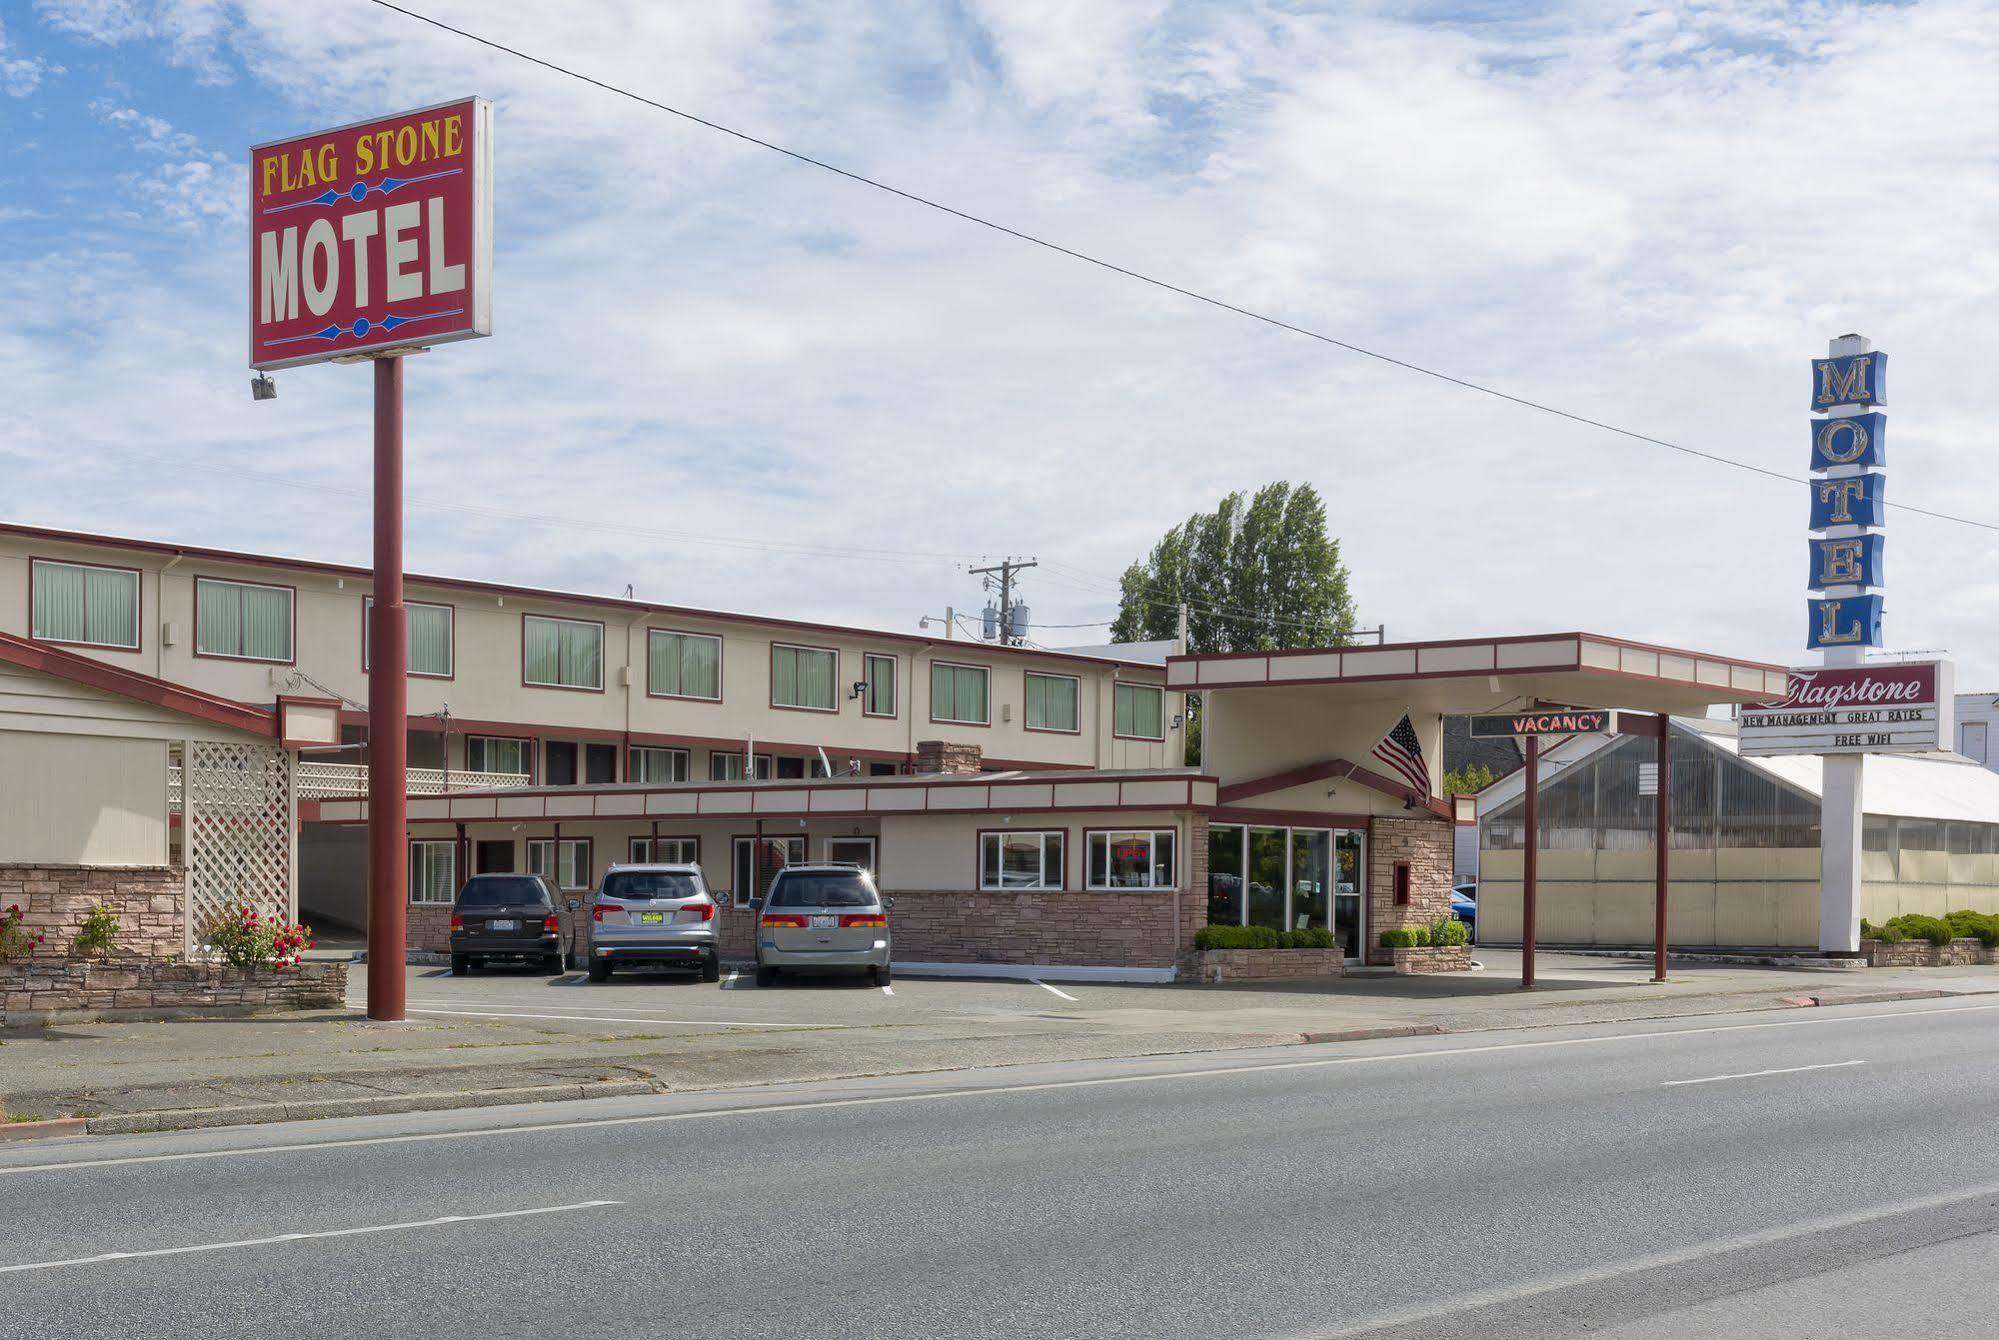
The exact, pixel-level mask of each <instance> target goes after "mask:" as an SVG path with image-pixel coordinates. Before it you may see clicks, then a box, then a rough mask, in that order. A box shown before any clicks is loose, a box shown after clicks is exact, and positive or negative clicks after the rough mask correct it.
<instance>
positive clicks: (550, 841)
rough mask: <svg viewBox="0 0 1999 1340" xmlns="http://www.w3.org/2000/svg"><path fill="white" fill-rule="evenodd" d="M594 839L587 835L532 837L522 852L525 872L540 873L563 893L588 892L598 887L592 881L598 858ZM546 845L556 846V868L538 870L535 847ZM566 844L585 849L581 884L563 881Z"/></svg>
mask: <svg viewBox="0 0 1999 1340" xmlns="http://www.w3.org/2000/svg"><path fill="white" fill-rule="evenodd" d="M594 841H595V839H593V838H587V837H581V838H580V837H531V838H529V839H528V840H527V850H526V851H525V852H524V853H522V855H523V857H524V860H523V864H525V865H526V866H527V869H526V870H525V871H524V872H523V873H525V874H529V875H540V876H542V877H543V878H544V879H546V880H548V882H549V883H551V884H553V885H555V887H556V888H557V889H559V890H561V891H562V892H563V893H588V892H590V890H592V889H594V888H596V887H597V886H596V885H595V884H593V883H591V882H590V877H591V875H592V874H593V873H595V867H596V860H597V853H596V851H595V849H594V847H593V843H594ZM544 845H547V846H553V847H554V848H555V851H554V853H553V855H554V857H555V869H554V870H537V869H535V868H534V849H535V848H536V847H539V846H544ZM565 845H568V846H570V847H572V848H574V847H579V846H580V847H581V848H582V849H583V852H584V855H583V881H584V882H583V883H581V884H564V883H563V882H562V848H563V847H564V846H565Z"/></svg>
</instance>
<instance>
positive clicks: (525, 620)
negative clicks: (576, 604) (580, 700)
mask: <svg viewBox="0 0 1999 1340" xmlns="http://www.w3.org/2000/svg"><path fill="white" fill-rule="evenodd" d="M521 631H522V643H521V670H522V677H523V678H524V679H526V680H527V682H528V683H530V684H540V685H543V686H544V687H548V688H559V689H601V688H603V687H604V626H603V625H602V624H598V623H586V622H584V621H583V620H580V619H551V618H548V617H546V616H544V615H539V614H527V615H523V616H522V624H521Z"/></svg>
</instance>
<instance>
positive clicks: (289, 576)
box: [0, 525, 1783, 980]
mask: <svg viewBox="0 0 1999 1340" xmlns="http://www.w3.org/2000/svg"><path fill="white" fill-rule="evenodd" d="M406 586H407V599H408V600H409V602H410V616H409V622H410V645H409V665H408V669H409V674H410V681H409V702H410V708H409V713H410V714H409V719H408V722H407V731H408V743H409V757H410V763H411V788H410V789H411V792H412V794H411V798H410V801H409V815H408V820H409V832H408V834H407V839H408V843H409V895H408V896H409V900H410V905H411V906H410V917H409V925H410V940H411V943H412V945H413V946H415V947H426V948H429V947H437V946H439V945H441V943H442V940H443V936H444V933H445V923H446V920H447V914H448V911H449V906H450V903H451V900H452V896H453V894H454V893H455V891H456V889H457V886H458V884H459V883H460V882H461V881H462V879H463V878H464V877H465V876H466V875H467V874H470V873H473V872H480V871H501V870H519V869H527V870H534V871H538V872H544V873H547V874H549V875H551V876H552V877H554V878H555V879H556V880H557V882H558V883H559V884H561V886H562V887H564V888H565V889H569V890H574V891H577V892H581V891H584V890H587V889H589V888H591V887H593V886H594V884H595V883H596V881H597V880H598V879H600V878H601V876H602V874H603V872H604V871H605V869H606V868H607V867H608V866H609V865H610V864H611V863H613V862H618V861H628V860H644V859H659V860H690V861H695V862H697V863H699V864H700V865H701V867H702V868H703V870H704V872H705V873H706V875H707V877H708V881H709V883H710V885H711V886H712V887H714V888H715V889H716V890H717V894H718V901H721V902H724V903H725V904H727V905H728V907H729V908H730V909H731V913H730V914H725V916H724V918H723V923H724V924H723V935H724V945H725V951H726V952H730V953H734V954H746V953H747V951H748V949H749V941H750V932H749V925H750V920H749V918H748V917H747V916H746V915H743V914H742V909H745V908H746V907H747V903H748V899H749V898H750V896H751V894H752V891H753V890H755V889H757V888H759V887H760V885H761V883H762V882H763V881H765V880H767V879H768V877H769V874H770V873H771V871H772V870H774V869H775V868H776V867H778V866H780V865H783V864H785V863H788V862H796V861H803V860H840V861H854V862H858V863H860V864H863V865H866V866H868V867H869V868H871V869H872V870H874V871H875V873H876V876H877V878H878V880H879V882H880V884H881V886H882V888H883V889H884V891H886V892H889V893H892V894H895V895H896V897H897V907H896V911H895V932H896V944H897V955H898V959H899V961H902V962H905V963H908V964H925V963H927V964H936V965H945V964H958V965H966V964H977V965H986V966H987V967H988V968H992V969H993V970H1000V969H1001V968H1003V967H1005V966H1008V965H1010V966H1012V967H1014V968H1016V969H1018V968H1032V969H1035V970H1036V971H1043V970H1046V971H1053V972H1057V973H1060V972H1063V971H1070V972H1076V973H1087V974H1097V975H1119V976H1126V977H1131V978H1136V979H1160V980H1163V979H1166V978H1170V977H1171V976H1172V975H1173V973H1174V971H1175V965H1176V964H1177V963H1179V962H1180V961H1181V960H1182V958H1183V957H1184V955H1185V953H1186V952H1187V950H1188V949H1189V948H1190V947H1191V943H1192V938H1193V934H1194V932H1195V931H1196V930H1198V929H1199V928H1200V927H1201V926H1203V925H1206V924H1208V923H1209V922H1210V921H1228V922H1232V923H1247V924H1265V925H1272V926H1277V927H1283V928H1308V927H1312V928H1329V929H1333V930H1335V931H1336V932H1337V933H1338V934H1339V936H1340V938H1341V941H1342V943H1343V944H1344V945H1345V946H1346V947H1347V949H1348V953H1349V955H1350V956H1351V957H1356V958H1358V957H1361V956H1362V955H1363V954H1365V953H1366V952H1367V951H1368V949H1369V947H1370V946H1372V945H1374V944H1375V943H1376V941H1377V939H1378V936H1379V933H1380V931H1381V930H1383V929H1385V928H1387V927H1391V926H1396V925H1406V924H1411V923H1413V922H1417V921H1422V920H1427V919H1428V918H1430V917H1432V916H1435V915H1437V914H1438V913H1440V912H1441V911H1444V910H1445V909H1447V907H1448V890H1449V883H1450V877H1451V842H1452V832H1453V830H1452V814H1451V812H1450V810H1449V808H1448V807H1447V806H1446V805H1445V803H1444V801H1443V799H1442V798H1441V797H1440V796H1439V795H1438V794H1437V793H1436V787H1435V782H1434V780H1433V781H1432V784H1431V786H1430V788H1429V789H1428V790H1417V789H1415V788H1413V787H1412V786H1411V785H1410V784H1409V782H1408V781H1407V780H1406V779H1404V778H1402V777H1400V776H1397V775H1393V774H1392V773H1391V772H1390V771H1389V770H1388V769H1387V768H1385V767H1384V766H1383V765H1382V764H1380V763H1379V762H1377V761H1375V760H1374V759H1373V758H1372V757H1371V751H1372V750H1373V748H1374V746H1375V745H1376V744H1377V743H1378V742H1379V741H1380V740H1381V738H1382V737H1383V736H1384V735H1385V734H1386V733H1387V732H1388V731H1389V730H1390V729H1391V728H1392V727H1394V726H1395V724H1396V723H1397V722H1398V721H1399V720H1400V718H1401V716H1402V715H1403V714H1404V713H1405V712H1406V713H1408V714H1409V716H1410V719H1411V723H1412V725H1413V726H1414V728H1415V731H1416V734H1417V738H1418V741H1419V742H1420V744H1421V746H1422V750H1423V753H1424V755H1425V756H1426V757H1427V758H1428V759H1429V760H1430V761H1431V762H1430V765H1429V766H1430V771H1431V774H1432V777H1433V779H1434V777H1435V775H1436V774H1437V773H1438V772H1440V771H1441V761H1440V754H1441V733H1442V724H1441V723H1442V720H1443V717H1444V716H1445V715H1450V714H1456V713H1462V712H1470V711H1487V710H1494V709H1496V708H1497V707H1499V706H1500V705H1503V704H1511V703H1518V702H1521V701H1529V702H1531V701H1535V700H1549V701H1566V702H1578V703H1591V704H1595V705H1601V706H1613V707H1616V706H1623V707H1642V708H1645V709H1647V710H1667V711H1681V712H1688V711H1701V710H1705V707H1706V705H1707V704H1708V703H1710V702H1744V701H1757V700H1760V699H1762V698H1764V697H1767V696H1769V694H1770V693H1771V691H1772V686H1773V685H1774V686H1775V687H1776V689H1777V690H1779V691H1780V690H1781V687H1782V674H1783V672H1782V671H1781V669H1779V668H1777V667H1771V666H1762V665H1756V664H1752V663H1747V662H1736V661H1729V660H1726V659H1724V658H1720V657H1712V656H1706V655H1701V654H1696V653H1680V652H1674V651H1670V650H1667V649H1662V648H1653V647H1644V646H1641V645H1639V644H1633V643H1627V642H1622V641H1619V640H1616V639H1609V638H1601V637H1594V636H1591V635H1587V634H1574V633H1571V634H1559V635H1548V636H1537V637H1524V638H1489V639H1472V640H1464V641H1452V642H1438V643H1412V644H1404V645H1401V646H1386V647H1367V648H1325V649H1314V650H1308V651H1302V652H1276V653H1268V654H1264V653H1257V654H1252V655H1243V656H1229V655H1221V656H1184V655H1176V656H1173V657H1170V658H1166V659H1164V660H1162V658H1161V657H1160V656H1159V655H1157V654H1156V653H1150V654H1148V653H1147V652H1146V651H1145V650H1144V649H1119V648H1115V647H1113V648H1109V649H1106V650H1102V651H1099V652H1093V653H1088V654H1082V653H1073V652H1069V653H1065V652H1057V651H1049V650H1044V649H1038V648H1026V647H1012V646H1003V645H997V644H992V643H984V642H976V641H966V640H954V639H951V638H946V637H942V636H926V635H921V634H912V633H906V632H888V631H882V630H873V629H862V628H853V627H845V626H839V625H832V624H825V623H816V622H812V621H809V620H804V619H797V618H790V617H768V616H757V615H746V614H735V613H724V612H720V611H715V610H708V609H698V608H691V607H685V606H677V605H664V604H659V603H653V602H647V601H641V600H632V599H612V598H606V597H599V596H589V595H579V594H575V593H566V592H555V591H545V590H536V589H532V588H525V587H518V586H508V585H503V584H497V583H491V582H482V581H471V580H464V579H456V578H445V577H430V576H420V575H415V574H412V575H410V576H409V577H408V578H407V579H406ZM368 591H369V574H368V571H367V570H366V569H365V568H359V567H349V566H343V565H338V564H331V563H321V562H308V561H302V560H293V559H282V558H273V557H268V556H262V555H255V554H245V553H236V552H230V551H224V550H218V549H209V548H202V547H198V546H192V545H175V544H167V543H161V542H156V541H144V540H130V539H122V538H116V537H110V536H102V535H86V534H78V533H73V532H65V531H55V530H46V529H39V528H34V527H27V526H18V525H9V526H0V877H4V876H5V873H6V871H7V868H8V867H9V866H10V865H13V866H22V865H29V864H36V863H39V864H40V865H41V866H49V865H58V864H81V865H92V866H103V867H132V868H146V869H153V870H158V871H164V872H168V876H169V877H171V872H173V871H175V870H182V869H184V870H186V871H188V872H189V873H188V875H187V878H188V880H189V883H190V887H189V890H188V898H189V901H190V904H191V906H192V907H193V908H194V909H196V913H198V909H199V907H200V906H203V905H204V903H203V899H204V898H206V899H207V900H208V901H209V902H212V901H213V900H214V899H215V898H216V897H219V896H224V895H225V894H226V893H227V890H228V888H229V887H230V883H229V882H230V880H231V879H232V878H240V879H242V880H243V881H245V882H246V883H247V882H255V881H253V880H252V878H251V876H252V875H253V874H255V873H256V872H257V870H259V869H262V868H263V867H269V869H268V870H266V871H264V873H263V874H262V875H259V878H261V879H263V881H264V882H263V883H262V884H260V885H259V887H260V888H261V889H262V890H263V894H264V896H266V897H270V898H275V899H277V900H279V901H278V902H277V904H276V906H275V910H279V911H283V910H288V908H292V907H295V908H297V909H298V910H299V911H300V912H301V914H303V915H304V916H306V917H307V918H308V919H311V918H313V917H318V918H320V919H321V920H322V921H338V922H344V923H347V924H349V925H353V924H358V923H359V922H360V921H361V920H362V919H363V918H364V916H365V906H366V889H365V880H366V874H365V860H364V846H365V841H364V834H365V829H364V827H363V826H364V825H365V823H366V821H367V805H366V802H365V800H364V799H362V797H363V795H364V794H365V786H364V781H363V773H362V760H363V759H364V758H365V749H366V740H365V712H364V701H365V696H366V692H367V681H366V674H365V672H366V667H367V661H368V649H367V645H366V639H365V634H364V627H365V619H364V615H365V612H366V608H367V603H368ZM1190 691H1197V692H1199V693H1200V694H1201V696H1202V699H1203V701H1204V703H1205V704H1206V717H1205V722H1206V726H1205V730H1204V742H1205V756H1204V758H1203V759H1202V760H1201V763H1200V765H1199V766H1193V767H1190V766H1187V765H1186V763H1185V743H1184V741H1185V728H1186V715H1187V711H1188V704H1187V696H1186V695H1187V694H1188V693H1189V692H1190ZM177 722H179V723H183V725H176V724H175V723H177ZM189 722H193V723H195V724H194V725H186V724H185V723H189ZM197 727H198V728H197ZM198 737H199V738H198ZM86 745H87V746H88V748H86ZM114 746H115V748H114ZM107 750H111V751H112V752H108V753H107V752H106V751H107ZM120 751H122V752H120ZM230 751H234V752H230ZM246 751H248V752H246ZM257 751H261V752H257ZM197 765H199V766H200V767H201V768H202V769H205V771H202V772H201V773H200V774H199V777H197V774H196V773H195V772H193V771H189V769H191V768H194V767H196V766H197ZM218 769H220V771H218ZM829 769H830V774H831V775H827V774H828V772H829ZM107 770H109V771H115V772H116V773H117V774H118V776H119V778H120V779H121V788H120V789H119V791H118V799H117V802H116V809H117V811H118V814H119V816H120V819H119V822H117V823H107V822H105V821H104V820H103V814H102V812H101V811H100V812H99V815H98V818H97V820H96V821H91V820H90V819H89V818H88V816H87V815H86V817H85V819H83V820H76V819H74V818H65V817H64V815H65V814H69V813H71V812H72V811H74V810H75V808H76V807H75V804H74V803H72V802H74V801H75V800H76V798H77V797H78V796H80V795H82V794H84V793H85V792H86V791H88V789H89V788H88V786H86V785H85V784H84V783H83V782H81V781H79V780H78V777H77V774H79V773H81V772H88V773H90V774H91V775H92V776H96V777H100V778H101V777H104V776H106V775H108V774H107ZM253 772H254V773H255V774H256V775H257V776H259V777H262V778H264V779H265V780H264V781H263V782H261V783H260V785H261V786H262V787H263V791H262V793H261V794H263V795H265V796H267V797H268V798H269V804H270V806H271V807H273V812H274V813H275V812H277V811H278V810H282V817H283V828H284V831H285V833H286V835H287V836H290V835H291V834H294V833H295V834H297V838H296V841H295V842H294V843H293V844H292V848H291V861H292V865H293V869H292V871H291V873H290V874H289V875H288V876H286V875H285V874H283V872H282V870H281V867H282V866H283V864H284V861H283V858H282V856H279V857H275V858H274V857H272V856H271V855H270V853H269V851H266V852H265V853H264V855H262V856H258V857H254V858H253V857H251V856H247V855H242V854H237V855H235V856H233V857H230V856H229V844H230V843H232V842H239V841H241V840H242V837H241V835H242V834H243V833H244V832H245V831H247V827H248V825H247V824H246V823H245V822H243V821H242V820H241V819H240V817H238V818H231V817H230V816H231V815H232V814H233V813H235V811H232V810H231V809H230V806H232V805H233V806H236V807H237V808H238V809H239V810H243V808H244V807H245V806H248V805H251V804H253V802H250V801H246V800H245V799H244V798H243V796H244V792H243V788H242V786H241V785H240V781H241V779H242V778H243V777H245V776H248V775H250V774H251V773H253ZM218 778H219V779H220V781H218V780H217V779H218ZM135 779H136V780H135ZM280 788H281V789H282V790H283V795H282V797H280V796H279V794H278V792H279V790H280ZM225 794H226V797H227V804H223V803H221V802H220V801H217V802H215V803H210V801H208V800H202V799H199V798H200V797H224V796H225ZM59 800H62V801H63V803H67V804H69V810H64V811H62V813H58V809H59V805H58V801H59ZM183 802H185V803H186V804H187V806H188V807H189V809H188V811H187V812H186V813H183V812H182V810H181V806H182V804H183ZM244 812H247V810H245V811H244ZM197 837H198V841H197ZM189 845H196V846H199V847H200V848H201V852H205V853H207V855H205V856H204V855H202V854H201V853H197V852H191V851H190V850H189ZM218 850H219V851H220V855H218V854H217V852H218ZM225 857H227V858H228V859H223V858H225ZM232 860H233V862H234V864H233V865H232V864H231V861H232ZM232 872H235V873H232ZM196 883H200V884H202V885H203V886H204V889H206V892H205V893H204V892H202V891H200V890H196V889H195V888H194V887H193V885H194V884H196ZM196 913H190V916H193V915H195V914H196ZM192 931H193V927H192V925H191V924H190V925H189V927H188V928H187V932H188V933H189V934H191V933H192Z"/></svg>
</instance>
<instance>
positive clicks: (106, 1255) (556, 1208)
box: [0, 1200, 624, 1275]
mask: <svg viewBox="0 0 1999 1340" xmlns="http://www.w3.org/2000/svg"><path fill="white" fill-rule="evenodd" d="M622 1204H624V1202H623V1201H621V1200H579V1201H577V1202H576V1203H575V1204H573V1205H542V1206H537V1207H536V1208H534V1209H532V1210H495V1211H492V1212H491V1213H489V1214H445V1215H439V1216H438V1217H437V1218H435V1219H411V1220H406V1221H404V1222H403V1223H399V1224H369V1225H367V1226H366V1227H364V1228H331V1229H325V1230H323V1231H321V1232H317V1233H274V1234H272V1235H271V1236H270V1237H268V1238H237V1239H236V1240H234V1241H233V1242H203V1243H197V1244H196V1245H194V1246H191V1247H153V1248H149V1249H147V1250H145V1251H137V1252H99V1253H98V1254H97V1255H95V1256H73V1257H70V1258H69V1259H68V1260H65V1261H28V1262H24V1263H21V1264H19V1265H11V1266H0V1275H12V1274H17V1273H19V1272H21V1271H24V1270H55V1269H58V1268H60V1267H62V1266H94V1265H101V1264H103V1263H104V1262H107V1261H139V1260H144V1259H145V1258H147V1257H150V1256H190V1255H193V1254H194V1253H197V1252H226V1251H233V1250H235V1249H236V1248H239V1247H269V1246H271V1245H273V1244H275V1243H280V1242H304V1241H306V1240H307V1239H309V1238H354V1237H360V1236H362V1235H363V1234H367V1233H398V1232H403V1231H406V1230H408V1229H412V1228H441V1227H443V1226H444V1225H446V1224H473V1223H481V1222H484V1221H486V1220H490V1219H524V1218H526V1217H528V1216H529V1215H536V1214H561V1213H563V1212H564V1211H566V1210H594V1209H598V1208H600V1207H602V1206H606V1205H622Z"/></svg>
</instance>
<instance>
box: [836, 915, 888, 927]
mask: <svg viewBox="0 0 1999 1340" xmlns="http://www.w3.org/2000/svg"><path fill="white" fill-rule="evenodd" d="M840 924H841V925H842V926H874V927H876V928H880V927H883V926H886V925H888V918H887V917H885V916H883V915H882V914H881V913H879V912H850V913H848V914H846V915H845V916H842V917H841V918H840Z"/></svg>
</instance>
